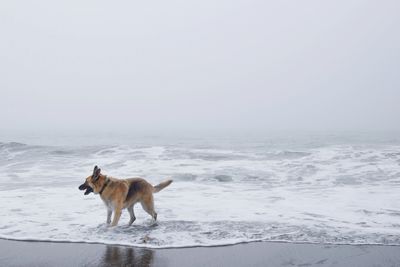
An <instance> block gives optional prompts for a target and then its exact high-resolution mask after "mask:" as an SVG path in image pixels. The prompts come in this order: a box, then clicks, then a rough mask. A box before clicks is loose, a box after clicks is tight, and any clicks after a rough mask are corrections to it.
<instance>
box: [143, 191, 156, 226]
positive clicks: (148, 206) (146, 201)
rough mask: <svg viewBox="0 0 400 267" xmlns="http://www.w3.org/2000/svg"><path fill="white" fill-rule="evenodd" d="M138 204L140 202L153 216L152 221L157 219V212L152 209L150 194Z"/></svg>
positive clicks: (152, 201) (152, 202)
mask: <svg viewBox="0 0 400 267" xmlns="http://www.w3.org/2000/svg"><path fill="white" fill-rule="evenodd" d="M140 204H142V207H143V209H144V210H145V211H146V212H147V213H148V214H150V215H151V217H153V219H154V221H156V220H157V213H156V211H155V210H154V200H153V196H152V195H150V196H149V197H146V198H145V199H143V200H142V201H141V202H140Z"/></svg>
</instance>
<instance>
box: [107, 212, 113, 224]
mask: <svg viewBox="0 0 400 267" xmlns="http://www.w3.org/2000/svg"><path fill="white" fill-rule="evenodd" d="M111 215H112V209H107V224H110V223H111Z"/></svg>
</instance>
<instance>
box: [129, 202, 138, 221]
mask: <svg viewBox="0 0 400 267" xmlns="http://www.w3.org/2000/svg"><path fill="white" fill-rule="evenodd" d="M133 206H134V205H132V206H130V207H128V211H129V215H130V216H131V219H130V220H129V223H128V225H132V223H133V222H134V221H135V220H136V217H135V211H134V210H133Z"/></svg>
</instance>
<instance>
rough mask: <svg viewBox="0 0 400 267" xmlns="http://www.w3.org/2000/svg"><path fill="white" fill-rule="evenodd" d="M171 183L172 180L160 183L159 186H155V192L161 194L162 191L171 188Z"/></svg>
mask: <svg viewBox="0 0 400 267" xmlns="http://www.w3.org/2000/svg"><path fill="white" fill-rule="evenodd" d="M171 183H172V180H167V181H164V182H162V183H159V184H158V185H156V186H153V192H154V193H157V192H160V191H161V190H163V189H164V188H166V187H167V186H169V185H170V184H171Z"/></svg>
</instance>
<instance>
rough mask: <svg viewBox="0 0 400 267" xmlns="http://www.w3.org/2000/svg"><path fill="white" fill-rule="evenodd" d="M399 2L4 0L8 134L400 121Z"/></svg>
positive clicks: (387, 127)
mask: <svg viewBox="0 0 400 267" xmlns="http://www.w3.org/2000/svg"><path fill="white" fill-rule="evenodd" d="M399 10H400V3H399V2H398V1H366V0H359V1H353V0H346V1H251V0H250V1H249V0H243V1H237V0H233V1H210V0H203V1H176V0H173V1H99V0H96V1H75V0H74V1H71V0H69V1H43V0H39V1H2V3H1V4H0V32H1V36H0V75H1V77H0V92H1V99H0V130H1V131H3V132H6V131H8V132H10V131H11V132H22V131H36V132H41V131H42V132H46V131H47V132H48V131H53V132H57V131H60V132H63V131H64V132H78V133H79V132H103V131H104V132H122V133H124V132H139V133H146V134H152V133H158V134H160V133H175V132H188V133H200V132H202V133H210V132H218V133H236V132H237V133H240V132H255V133H257V132H259V133H263V132H270V131H274V132H275V131H294V132H296V131H298V132H301V131H327V132H329V131H371V132H372V131H398V130H400V124H399V123H398V122H399V114H400V105H399V100H400V76H399V70H400V52H399V51H400V34H399V29H400V16H399Z"/></svg>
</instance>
